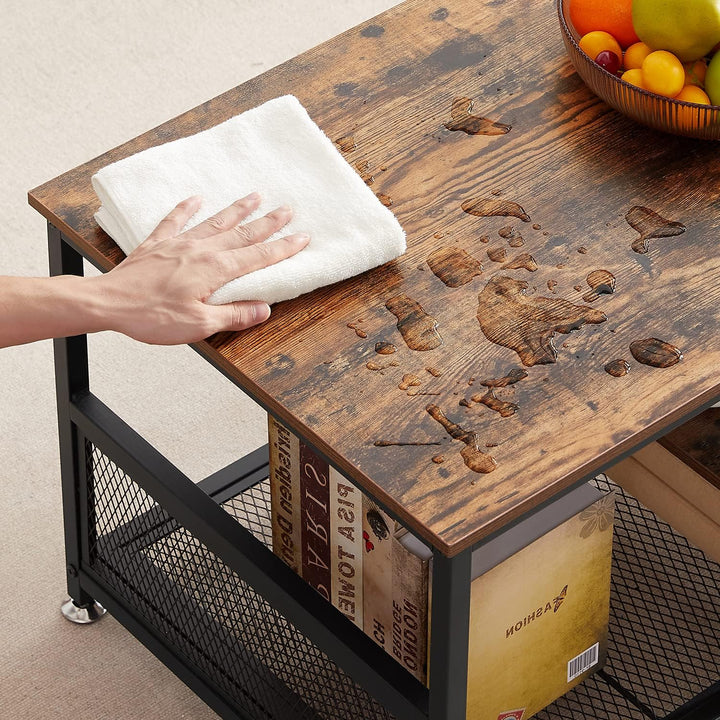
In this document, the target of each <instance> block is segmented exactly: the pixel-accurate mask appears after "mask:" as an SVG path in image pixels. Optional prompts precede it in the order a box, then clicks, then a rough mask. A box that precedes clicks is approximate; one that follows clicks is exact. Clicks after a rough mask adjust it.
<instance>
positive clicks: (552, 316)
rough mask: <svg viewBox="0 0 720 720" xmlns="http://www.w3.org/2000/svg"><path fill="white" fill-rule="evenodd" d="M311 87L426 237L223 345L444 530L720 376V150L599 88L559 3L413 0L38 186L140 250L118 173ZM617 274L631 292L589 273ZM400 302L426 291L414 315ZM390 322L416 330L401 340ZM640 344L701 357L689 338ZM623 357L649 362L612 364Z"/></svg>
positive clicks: (474, 518)
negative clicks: (573, 46) (104, 200)
mask: <svg viewBox="0 0 720 720" xmlns="http://www.w3.org/2000/svg"><path fill="white" fill-rule="evenodd" d="M285 93H293V94H295V95H296V96H297V97H298V98H299V99H300V101H301V102H302V103H303V104H304V105H305V107H306V108H307V109H308V111H309V113H310V115H311V117H312V118H313V119H314V120H315V121H316V122H317V123H318V125H319V126H320V127H321V128H322V129H323V130H324V131H325V132H326V133H327V134H328V135H329V136H330V138H332V139H333V140H337V139H339V138H343V137H345V138H347V137H348V136H352V137H353V138H354V145H355V147H354V149H352V150H349V151H347V152H346V153H345V157H346V158H347V160H348V161H349V162H350V163H352V164H353V165H357V164H358V163H359V167H360V168H362V173H363V174H368V173H369V174H370V175H373V176H374V178H375V181H374V184H373V185H372V189H373V190H375V191H376V192H378V193H381V194H384V195H386V196H388V197H389V198H390V199H391V200H392V205H391V209H392V210H393V211H394V212H395V214H396V215H397V217H398V219H399V220H400V222H401V224H402V225H403V227H404V228H405V229H406V231H407V236H408V252H407V254H405V255H404V256H403V257H402V258H400V259H399V260H397V261H395V262H392V263H389V264H387V265H385V266H383V267H381V268H378V269H376V270H373V271H371V272H368V273H365V274H363V275H361V276H359V277H356V278H353V279H351V280H348V281H346V282H343V283H339V284H336V285H333V286H330V287H326V288H324V289H321V290H318V291H316V292H313V293H310V294H308V295H305V296H302V297H300V298H298V299H296V300H293V301H289V302H285V303H281V304H278V305H276V306H275V307H274V309H273V315H272V317H271V319H270V320H269V322H267V323H266V324H265V325H263V326H261V327H257V328H254V329H251V330H248V331H246V332H244V333H241V334H220V335H217V336H214V337H212V338H210V339H209V340H208V341H207V342H205V343H200V344H199V345H198V346H197V349H198V350H199V351H200V352H201V353H202V354H203V355H204V356H205V357H206V358H207V359H208V360H209V361H210V362H212V363H213V364H214V365H215V366H216V367H218V368H219V369H221V370H222V371H223V372H225V373H226V374H228V375H229V376H230V377H231V378H233V379H234V380H235V381H236V382H237V383H238V385H240V386H241V387H244V388H246V389H247V390H248V392H249V393H250V394H251V395H252V396H254V397H255V398H256V399H257V400H258V401H260V402H261V403H263V404H264V405H265V406H266V407H267V408H269V409H270V411H272V412H273V413H274V414H276V415H277V416H279V417H280V418H281V419H282V420H283V421H284V422H286V423H287V424H288V425H290V427H292V428H293V429H294V430H295V431H296V432H299V433H302V434H303V435H305V436H306V437H307V438H308V440H309V441H310V442H312V443H313V444H314V445H315V446H316V447H317V448H318V450H319V451H321V452H322V453H323V454H325V455H326V456H327V457H328V458H329V459H330V460H331V462H333V464H335V465H336V466H337V467H338V468H339V469H340V470H341V471H343V472H344V473H346V474H347V475H348V476H350V477H351V478H353V479H354V480H355V481H356V482H357V483H359V484H360V485H362V486H363V487H365V488H367V489H368V490H369V491H370V492H372V493H373V494H374V495H376V497H377V498H378V499H379V500H380V501H381V502H382V503H384V504H385V506H386V507H388V508H389V509H390V510H391V511H392V512H394V513H395V514H396V515H397V516H398V517H399V518H400V519H401V520H402V522H404V523H405V524H406V525H407V526H408V527H410V528H411V529H413V530H414V531H415V532H416V533H418V534H419V535H421V536H422V537H424V538H425V539H426V540H428V541H429V542H431V543H432V544H433V545H435V546H436V547H438V548H439V549H440V550H441V551H442V552H444V553H446V554H448V555H454V554H456V553H457V552H459V551H460V550H461V549H463V548H466V547H468V546H470V545H471V544H472V543H474V542H476V541H478V540H480V539H482V538H483V537H485V536H487V535H488V534H489V533H491V532H493V531H495V530H497V529H499V528H501V527H503V526H504V525H505V524H506V523H508V522H509V521H510V520H512V519H514V518H516V517H518V516H519V515H521V514H522V513H524V512H526V511H528V510H530V509H531V508H533V507H534V506H536V505H538V504H539V503H540V502H542V501H544V500H546V499H548V498H550V497H551V496H552V495H554V494H556V493H557V492H559V491H561V490H562V489H563V488H566V487H568V486H569V485H571V484H572V483H574V482H576V481H578V480H580V479H582V478H583V477H585V476H588V475H589V474H590V473H592V472H594V471H595V470H597V469H598V468H600V467H603V466H605V465H607V463H609V462H610V461H612V459H613V458H617V457H618V456H619V455H620V454H622V453H624V452H628V451H630V450H632V449H633V448H635V447H637V446H639V445H640V444H641V443H642V442H644V441H646V440H647V439H648V438H649V437H650V436H652V435H653V434H655V433H658V432H661V431H662V430H663V429H664V428H666V427H669V426H670V425H671V424H673V423H675V422H677V421H678V420H680V419H682V418H684V417H689V416H690V415H692V414H693V413H694V412H696V411H697V410H698V409H699V408H700V407H701V406H703V405H705V404H707V403H709V402H710V401H711V400H712V399H713V398H717V397H718V396H720V376H719V375H718V372H717V369H718V367H720V334H719V332H718V331H719V330H720V252H718V249H717V248H718V246H717V243H718V240H717V238H718V237H719V236H720V233H719V231H720V212H719V209H720V159H719V158H718V146H717V145H713V144H710V143H707V142H702V141H693V140H688V139H683V138H679V137H673V136H670V135H663V134H660V133H658V132H654V131H650V130H647V129H645V128H643V127H641V126H639V125H636V124H634V123H633V122H631V121H630V120H627V119H625V118H623V117H622V116H620V115H619V114H618V113H617V112H615V111H614V110H612V109H610V108H609V107H608V106H607V105H605V104H604V103H602V102H601V101H600V100H598V99H597V98H596V97H595V96H594V95H593V94H592V93H591V92H590V91H589V90H588V89H587V88H586V87H585V86H584V85H583V83H582V81H581V80H580V79H579V78H578V76H577V75H576V74H575V72H574V71H573V68H572V66H571V65H570V63H569V60H568V59H567V57H566V56H565V54H564V49H563V44H562V40H561V35H560V30H559V27H558V22H557V17H556V14H555V7H554V4H553V3H552V2H550V1H549V0H543V1H542V2H541V1H540V0H532V1H531V2H528V1H527V0H488V1H486V2H480V1H477V0H473V1H472V2H470V0H444V2H443V5H442V6H441V5H440V4H438V3H436V2H428V1H427V0H409V1H408V2H405V3H403V4H401V5H399V6H397V7H395V8H393V9H391V10H389V11H388V12H386V13H384V14H383V15H380V16H378V17H376V18H374V19H373V20H371V21H368V22H367V23H365V24H364V25H361V26H359V27H357V28H354V29H352V30H349V31H348V32H346V33H344V34H342V35H340V36H338V37H337V38H335V39H333V40H331V41H329V42H328V43H325V44H324V45H322V46H319V47H318V48H315V49H313V50H311V51H309V52H307V53H305V54H303V55H301V56H299V57H297V58H295V59H293V60H291V61H289V62H287V63H285V64H283V65H281V66H279V67H277V68H275V69H273V70H270V71H269V72H267V73H265V74H263V75H261V76H259V77H257V78H255V79H253V80H251V81H250V82H247V83H245V84H244V85H242V86H240V87H237V88H235V89H233V90H230V91H229V92H227V93H225V94H223V95H221V96H219V97H217V98H214V99H212V100H209V101H208V102H206V103H205V104H203V105H201V106H199V107H197V108H195V109H193V110H191V111H189V112H188V113H186V114H184V115H182V116H180V117H178V118H176V119H174V120H171V121H169V122H168V123H166V124H164V125H162V126H160V127H158V128H156V129H154V130H151V131H150V132H148V133H146V134H145V135H142V136H141V137H139V138H136V139H135V140H132V141H131V142H129V143H127V144H125V145H123V146H121V147H119V148H116V149H115V150H112V151H110V152H109V153H107V154H106V155H103V156H102V157H100V158H97V159H95V160H93V161H91V162H89V163H87V164H86V165H83V166H81V167H78V168H76V169H74V170H72V171H70V172H68V173H67V174H65V175H63V176H61V177H59V178H57V179H55V180H52V181H51V182H49V183H47V184H46V185H43V186H42V187H39V188H37V189H36V190H33V191H32V192H31V193H30V203H31V204H32V205H33V206H34V207H35V208H36V209H38V210H39V211H40V212H41V213H42V214H43V215H45V217H47V218H48V219H49V220H50V221H51V222H52V223H54V224H55V225H57V226H58V227H59V228H60V229H61V230H63V231H64V232H65V233H66V235H67V236H68V237H69V238H71V239H72V240H73V241H74V242H75V243H77V245H78V246H79V247H80V248H81V249H82V250H83V252H84V253H86V254H87V256H88V257H90V258H91V259H92V260H93V261H94V262H95V263H96V264H97V265H98V266H100V267H102V268H110V267H112V266H113V265H115V264H116V263H117V262H119V261H121V260H122V258H123V255H122V253H121V251H120V250H118V249H117V247H116V246H115V245H114V243H113V242H112V241H111V240H110V239H109V238H108V237H107V236H106V235H104V233H103V232H102V231H101V230H100V229H99V228H98V227H97V226H96V224H95V222H94V220H93V217H92V215H93V213H94V212H95V211H96V210H97V207H98V201H97V198H96V197H95V195H94V193H93V192H92V189H91V186H90V176H91V175H92V173H93V172H95V171H96V170H98V169H99V168H100V167H102V166H104V165H106V164H108V163H110V162H113V161H115V160H118V159H120V158H122V157H125V156H127V155H129V154H131V153H134V152H137V151H139V150H142V149H143V148H146V147H149V146H151V145H154V144H158V143H162V142H166V141H168V140H172V139H175V138H178V137H182V136H185V135H189V134H192V133H195V132H198V131H200V130H203V129H206V128H208V127H211V126H213V125H215V124H217V123H219V122H221V121H223V120H226V119H228V118H229V117H231V116H233V115H235V114H237V113H239V112H242V111H244V110H246V109H248V108H251V107H253V106H255V105H257V104H259V103H261V102H263V101H265V100H268V99H270V98H272V97H275V96H278V95H281V94H285ZM464 99H470V100H472V107H470V108H469V111H468V108H467V103H466V102H465V100H464ZM461 101H462V102H461ZM453 107H454V108H455V110H454V111H453ZM470 115H472V116H477V117H479V118H484V119H485V120H484V121H480V120H470V119H469V116H470ZM463 125H467V128H466V129H462V126H463ZM507 126H509V129H505V128H506V127H507ZM449 127H450V128H453V129H448V128H449ZM475 130H479V131H480V132H478V133H474V131H475ZM484 131H488V133H487V134H485V132H484ZM347 146H348V144H347V143H346V147H347ZM365 163H367V164H365ZM463 205H464V206H465V207H466V208H467V209H469V210H470V211H471V212H466V211H465V210H464V209H463ZM476 210H480V211H481V213H480V215H478V214H472V211H476ZM490 211H493V212H496V213H505V212H509V213H511V214H510V215H503V214H494V215H487V214H485V215H483V214H482V213H488V212H490ZM626 216H628V218H629V219H628V218H626ZM657 217H659V218H660V221H658V220H657ZM664 222H666V223H679V224H681V225H683V226H684V227H685V230H684V231H682V232H681V231H680V230H679V227H678V225H670V226H668V227H666V228H665V230H663V229H662V225H663V223H664ZM658 223H659V225H658ZM368 232H372V228H368ZM678 232H680V234H678ZM663 234H665V235H668V236H665V237H655V235H663ZM518 238H520V239H518ZM645 243H647V246H648V251H647V252H646V253H639V252H637V249H642V248H643V246H644V245H645ZM633 244H634V245H635V249H633V247H632V246H633ZM501 249H502V250H504V251H505V252H504V253H502V252H500V250H501ZM439 251H442V252H439ZM521 253H526V254H528V255H529V256H531V259H532V261H533V262H530V261H529V260H528V259H527V258H522V259H520V260H519V261H517V256H518V255H520V254H521ZM503 255H504V259H501V260H500V261H499V262H498V261H494V260H492V259H490V258H491V257H495V258H496V259H498V258H501V257H502V256H503ZM431 256H434V260H435V262H434V264H435V265H436V266H438V265H439V266H440V267H441V268H444V270H443V272H446V273H447V272H448V264H450V265H452V262H453V257H455V258H459V260H458V263H459V265H458V267H457V268H456V270H457V272H454V273H453V272H451V273H450V276H451V277H452V278H453V282H452V283H451V285H452V284H454V285H455V287H452V286H448V285H446V284H445V282H443V280H442V279H441V277H442V272H441V273H439V275H440V277H439V276H438V275H436V274H434V273H433V271H432V270H431V269H430V266H429V265H428V262H427V261H428V258H429V257H431ZM468 256H470V257H468ZM473 259H474V260H476V261H480V263H481V264H482V267H483V270H482V272H481V273H480V274H478V273H477V263H475V262H473ZM439 260H441V261H442V262H438V261H439ZM534 264H536V265H537V266H538V267H537V270H534V271H532V270H531V268H532V267H533V265H534ZM513 266H515V267H513ZM598 270H604V271H606V272H607V273H610V274H611V275H612V276H613V277H614V278H615V288H614V289H615V291H614V293H612V294H610V293H609V292H607V288H606V289H605V290H603V288H601V287H599V288H595V289H593V288H592V287H591V284H589V283H588V281H587V277H588V275H590V273H593V272H595V271H598ZM593 277H598V276H597V275H595V276H593ZM603 277H605V276H603ZM588 293H589V295H588ZM585 295H588V297H590V298H592V300H591V301H587V300H586V299H584V298H583V296H585ZM398 298H401V299H402V301H398V300H397V299H398ZM388 302H390V307H394V308H395V309H398V308H402V307H405V308H416V306H417V307H419V308H420V311H419V312H415V313H414V314H412V313H411V314H410V315H407V316H406V317H405V325H402V324H401V322H400V318H399V317H398V316H397V315H395V314H394V313H393V312H391V311H390V310H389V309H388ZM572 308H575V309H572ZM479 318H481V321H479ZM583 322H585V324H584V325H583V324H582V323H583ZM429 323H436V326H435V331H436V332H437V334H438V336H439V338H440V342H438V343H436V347H434V349H429V350H412V349H410V347H409V346H408V344H407V343H406V338H410V342H411V343H412V337H411V335H412V333H411V334H408V333H407V332H405V334H403V333H401V329H404V330H407V329H408V328H409V327H412V328H414V329H413V332H417V333H420V334H422V332H425V333H426V336H425V337H426V339H427V333H428V332H430V331H429V330H428V327H429ZM350 325H354V326H355V327H354V328H353V327H349V326H350ZM399 326H400V329H399ZM423 328H424V330H423ZM493 328H494V329H493ZM356 329H359V330H360V331H361V332H359V333H358V332H356ZM486 332H488V333H489V334H490V336H491V337H493V341H491V340H489V339H488V337H487V336H486ZM563 333H567V334H563ZM360 335H365V337H360ZM651 338H655V339H657V340H660V341H662V343H667V344H668V345H667V347H675V348H678V349H679V350H680V351H681V352H682V354H683V358H682V360H681V361H680V362H675V364H673V365H670V366H668V367H652V366H649V365H645V364H642V363H640V362H638V361H637V360H636V359H635V357H633V355H632V354H631V352H630V345H631V343H637V342H638V341H646V340H650V339H651ZM378 342H389V343H392V344H393V345H395V346H396V347H397V352H395V353H394V354H390V355H381V354H378V353H376V352H375V346H376V343H378ZM432 344H433V343H432V342H431V343H430V345H432ZM636 347H646V348H650V350H651V351H652V352H654V353H655V357H656V359H657V357H658V353H659V359H660V361H662V362H666V363H669V362H672V361H673V358H674V359H675V360H677V357H674V356H673V353H672V352H671V351H669V350H667V348H666V346H665V345H658V344H657V343H640V345H637V346H636ZM658 348H659V350H658ZM656 351H657V352H656ZM521 356H522V357H523V358H524V359H525V361H526V363H528V359H530V360H531V362H530V363H529V364H523V362H521ZM553 359H554V360H555V362H551V360H553ZM615 360H624V361H626V362H627V363H628V365H629V371H628V372H627V374H626V375H620V376H619V377H616V376H613V375H610V374H609V373H608V372H606V370H605V369H604V368H605V365H606V364H608V363H610V362H611V361H615ZM368 363H370V366H369V367H368ZM618 365H619V366H620V367H621V368H623V367H624V365H622V363H619V364H618V363H616V365H615V367H616V368H617V367H618ZM370 368H373V369H370ZM378 368H379V369H378ZM521 369H522V370H525V371H526V372H527V376H526V377H522V378H521V379H519V380H517V381H514V382H509V383H506V384H504V385H503V384H502V383H500V384H499V385H498V384H497V383H496V384H494V385H493V383H492V382H490V383H489V384H486V385H482V381H495V380H498V379H502V378H507V377H510V378H513V379H515V378H520V376H521V375H522V373H519V372H518V371H519V370H521ZM513 371H515V373H514V374H513V375H511V373H512V372H513ZM407 375H410V376H414V379H412V380H411V381H407V379H406V380H405V381H404V378H405V377H406V376H407ZM418 381H419V383H418ZM401 385H402V386H404V388H403V389H401V388H400V387H399V386H401ZM475 395H479V396H480V397H478V398H477V399H473V396H475ZM483 397H484V398H485V400H486V401H487V402H481V401H480V400H481V399H482V398H483ZM493 397H494V398H495V400H497V402H495V400H494V399H493ZM428 407H430V408H437V411H432V412H428V409H427V408H428ZM501 410H503V411H502V412H501ZM438 411H439V412H438ZM441 418H445V419H446V421H447V422H445V421H443V422H441V421H440V420H441ZM443 423H444V424H443ZM376 441H380V446H377V445H375V443H376ZM395 443H398V444H395ZM404 443H415V444H404ZM424 443H428V444H424ZM437 443H439V445H438V444H437ZM483 456H487V457H489V458H491V460H492V461H493V462H492V463H491V462H490V461H489V460H484V459H483ZM471 465H474V467H475V468H476V469H484V470H485V472H476V471H475V470H473V469H471V467H470V466H471ZM493 466H494V469H492V471H491V472H487V470H488V469H491V468H492V467H493Z"/></svg>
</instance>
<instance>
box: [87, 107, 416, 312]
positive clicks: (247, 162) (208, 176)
mask: <svg viewBox="0 0 720 720" xmlns="http://www.w3.org/2000/svg"><path fill="white" fill-rule="evenodd" d="M92 185H93V188H94V189H95V192H96V193H97V195H98V197H99V198H100V201H101V203H102V206H101V207H100V209H99V210H98V212H97V213H96V214H95V219H96V220H97V222H98V224H99V225H100V227H102V229H103V230H105V232H107V233H108V235H110V237H112V238H113V240H115V242H117V244H118V245H119V246H120V247H121V248H122V250H124V251H125V253H126V254H129V253H130V252H131V251H132V250H133V249H135V248H136V247H137V246H138V245H139V244H140V243H141V242H142V241H143V240H144V239H145V238H146V237H147V236H148V235H149V234H150V233H151V232H152V230H153V229H154V228H155V227H156V226H157V224H158V223H159V222H160V220H162V219H163V218H164V217H165V215H167V214H168V212H170V210H172V208H173V207H174V206H175V205H177V203H179V202H180V201H181V200H183V199H185V198H187V197H190V196H191V195H201V196H202V197H203V206H202V207H201V209H200V210H199V211H198V212H197V213H196V214H195V215H194V216H193V218H192V220H191V221H190V222H189V223H188V227H190V226H192V225H195V224H197V223H199V222H202V221H203V220H205V219H206V218H208V217H210V216H211V215H213V214H214V213H216V212H218V211H219V210H221V209H222V208H224V207H227V206H228V205H230V204H231V203H232V202H233V201H234V200H237V199H238V198H241V197H244V196H245V195H248V194H250V193H251V192H253V191H255V190H256V191H258V192H259V193H260V195H261V197H262V202H261V204H260V207H259V208H258V210H257V211H256V212H254V213H253V214H252V215H251V216H249V217H248V221H249V220H252V219H254V218H256V217H260V216H261V215H264V214H265V213H267V212H269V211H270V210H272V209H274V208H276V207H278V206H280V205H289V206H290V207H291V208H292V209H293V212H294V214H293V218H292V220H291V221H290V222H289V223H288V225H286V226H285V227H284V228H283V229H282V231H281V232H280V233H276V234H275V235H273V236H272V237H271V238H269V240H268V241H272V240H273V239H277V238H278V237H281V236H284V235H289V234H291V233H293V232H307V233H308V234H309V235H310V243H309V245H308V246H307V247H306V248H305V249H304V250H302V251H301V252H300V253H298V254H297V255H295V256H293V257H291V258H287V259H286V260H282V261H281V262H279V263H277V264H276V265H271V266H270V267H267V268H263V269H261V270H256V271H255V272H252V273H250V274H248V275H244V276H242V277H240V278H237V279H235V280H233V281H231V282H229V283H227V284H226V285H224V286H223V287H221V288H220V289H218V290H217V291H216V292H215V293H213V295H212V296H211V297H210V298H209V302H211V303H213V304H221V303H226V302H233V301H235V300H264V301H265V302H268V303H275V302H280V301H281V300H289V299H290V298H294V297H297V296H298V295H301V294H302V293H306V292H310V291H311V290H314V289H316V288H319V287H322V286H323V285H329V284H331V283H334V282H338V281H340V280H345V279H346V278H349V277H352V276H353V275H357V274H359V273H362V272H365V271H366V270H369V269H370V268H373V267H376V266H377V265H382V264H383V263H386V262H389V261H390V260H393V259H394V258H396V257H398V256H399V255H402V254H403V253H404V252H405V232H404V231H403V229H402V227H401V226H400V223H399V222H398V221H397V219H396V218H395V216H394V215H393V213H392V212H390V210H388V209H387V208H386V207H384V206H383V205H382V203H381V202H380V201H379V200H378V199H377V198H376V197H375V194H374V193H373V192H372V190H370V188H369V187H368V186H367V185H366V184H365V183H364V182H363V180H362V179H361V178H360V176H359V175H358V173H357V172H355V170H354V169H353V168H352V167H351V166H350V165H349V164H348V162H347V161H346V160H345V159H344V158H343V156H342V155H341V154H340V152H339V150H338V149H337V148H336V147H335V145H334V144H333V142H332V141H331V140H330V139H329V138H328V137H327V136H326V135H325V134H324V133H323V132H322V130H320V128H319V127H318V126H317V125H316V124H315V123H314V122H313V121H312V120H311V119H310V116H309V115H308V114H307V111H306V110H305V108H304V107H303V106H302V105H301V104H300V102H299V101H298V99H297V98H296V97H294V96H292V95H285V96H283V97H279V98H275V99H274V100H270V101H269V102H266V103H264V104H263V105H260V106H258V107H256V108H253V109H252V110H248V111H247V112H244V113H242V114H240V115H236V116H235V117H233V118H231V119H230V120H227V121H226V122H224V123H222V124H220V125H217V126H215V127H213V128H210V129H209V130H204V131H203V132H200V133H197V134H196V135H192V136H190V137H187V138H182V139H180V140H174V141H173V142H169V143H166V144H165V145H159V146H156V147H153V148H149V149H148V150H144V151H142V152H140V153H137V154H136V155H132V156H131V157H128V158H125V159H123V160H120V161H118V162H116V163H113V164H112V165H108V166H107V167H104V168H103V169H102V170H100V171H99V172H98V173H97V174H95V175H93V177H92Z"/></svg>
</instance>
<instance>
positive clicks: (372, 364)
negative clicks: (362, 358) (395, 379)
mask: <svg viewBox="0 0 720 720" xmlns="http://www.w3.org/2000/svg"><path fill="white" fill-rule="evenodd" d="M399 366H400V363H398V362H397V360H393V361H392V362H389V363H387V364H386V365H381V364H380V363H378V362H375V361H374V360H370V361H368V362H366V363H365V367H366V368H367V369H368V370H374V371H375V372H379V371H382V370H387V369H388V368H391V367H399Z"/></svg>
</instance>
